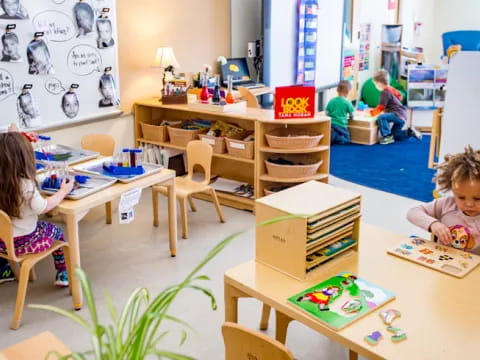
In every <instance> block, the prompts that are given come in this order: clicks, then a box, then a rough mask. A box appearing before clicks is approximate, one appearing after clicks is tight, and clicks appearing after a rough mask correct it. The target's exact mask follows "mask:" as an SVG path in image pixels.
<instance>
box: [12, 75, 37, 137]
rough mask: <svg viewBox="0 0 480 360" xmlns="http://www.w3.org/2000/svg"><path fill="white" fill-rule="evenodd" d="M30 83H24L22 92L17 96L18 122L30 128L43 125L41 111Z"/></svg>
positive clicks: (25, 127)
mask: <svg viewBox="0 0 480 360" xmlns="http://www.w3.org/2000/svg"><path fill="white" fill-rule="evenodd" d="M31 88H32V86H31V85H30V84H27V85H24V87H23V89H22V92H21V94H20V95H18V97H17V112H18V120H19V121H18V122H19V124H20V127H21V128H24V129H28V128H33V127H39V126H41V125H42V119H41V118H40V111H39V109H38V106H37V103H36V102H35V99H34V97H33V94H32V92H31V91H30V90H31Z"/></svg>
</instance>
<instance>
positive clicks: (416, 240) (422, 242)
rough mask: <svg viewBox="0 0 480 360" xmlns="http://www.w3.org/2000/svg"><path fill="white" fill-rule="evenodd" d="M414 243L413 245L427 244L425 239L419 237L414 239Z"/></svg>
mask: <svg viewBox="0 0 480 360" xmlns="http://www.w3.org/2000/svg"><path fill="white" fill-rule="evenodd" d="M412 244H413V245H423V244H425V240H423V239H419V238H415V239H413V240H412Z"/></svg>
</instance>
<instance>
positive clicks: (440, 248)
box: [435, 245, 448, 252]
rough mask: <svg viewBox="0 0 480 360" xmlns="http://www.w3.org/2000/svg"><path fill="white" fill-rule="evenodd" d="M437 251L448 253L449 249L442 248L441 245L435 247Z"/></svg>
mask: <svg viewBox="0 0 480 360" xmlns="http://www.w3.org/2000/svg"><path fill="white" fill-rule="evenodd" d="M435 250H439V251H443V252H448V248H446V247H445V246H440V245H435Z"/></svg>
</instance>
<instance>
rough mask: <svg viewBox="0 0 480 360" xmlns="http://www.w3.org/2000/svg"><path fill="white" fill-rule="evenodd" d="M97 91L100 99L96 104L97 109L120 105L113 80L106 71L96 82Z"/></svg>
mask: <svg viewBox="0 0 480 360" xmlns="http://www.w3.org/2000/svg"><path fill="white" fill-rule="evenodd" d="M98 89H99V91H100V94H101V95H102V98H101V99H100V101H99V102H98V107H101V108H102V107H108V106H114V105H115V106H116V105H119V104H120V100H119V98H118V96H117V88H116V86H115V79H114V78H113V76H112V75H111V74H110V73H109V72H108V71H106V72H105V73H104V74H103V75H102V76H101V77H100V80H99V82H98Z"/></svg>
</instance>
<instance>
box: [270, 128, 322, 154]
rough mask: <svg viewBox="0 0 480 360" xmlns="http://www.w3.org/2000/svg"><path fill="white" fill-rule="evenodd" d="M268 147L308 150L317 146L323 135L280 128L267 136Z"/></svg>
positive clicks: (297, 129)
mask: <svg viewBox="0 0 480 360" xmlns="http://www.w3.org/2000/svg"><path fill="white" fill-rule="evenodd" d="M265 138H266V139H267V143H268V146H270V147H272V148H277V149H308V148H312V147H315V146H317V145H318V144H319V143H320V140H322V138H323V134H319V133H317V132H315V131H311V130H307V129H302V128H295V127H289V128H278V129H275V130H272V131H270V132H269V133H268V134H265Z"/></svg>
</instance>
